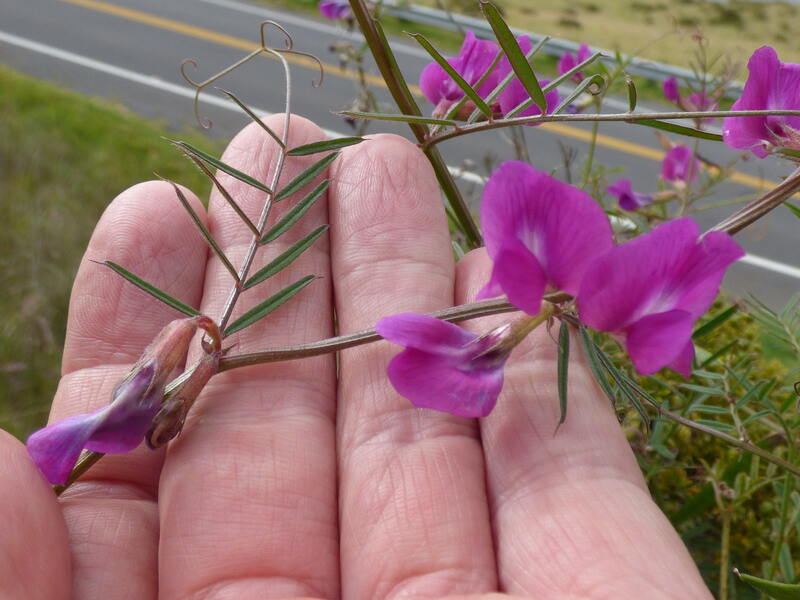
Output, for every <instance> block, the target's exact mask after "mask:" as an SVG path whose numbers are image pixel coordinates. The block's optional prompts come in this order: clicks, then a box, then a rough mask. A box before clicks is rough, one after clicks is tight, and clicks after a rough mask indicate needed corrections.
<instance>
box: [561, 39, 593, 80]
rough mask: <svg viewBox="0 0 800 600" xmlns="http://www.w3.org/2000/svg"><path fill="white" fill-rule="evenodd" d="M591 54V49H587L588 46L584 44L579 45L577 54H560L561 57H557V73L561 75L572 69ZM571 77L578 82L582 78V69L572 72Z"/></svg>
mask: <svg viewBox="0 0 800 600" xmlns="http://www.w3.org/2000/svg"><path fill="white" fill-rule="evenodd" d="M591 55H592V51H591V50H589V46H587V45H586V44H581V45H580V47H579V48H578V52H577V55H575V54H573V53H572V52H565V53H564V54H562V55H561V58H560V59H558V66H557V69H558V74H559V75H563V74H564V73H566V72H567V71H570V70H572V69H574V68H575V67H576V66H577V65H579V64H581V63H582V62H583V61H585V60H587V59H588V58H589V57H590V56H591ZM572 79H573V80H574V81H575V82H577V83H580V82H581V81H582V80H583V71H578V72H576V73H573V75H572Z"/></svg>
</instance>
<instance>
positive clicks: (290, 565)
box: [0, 117, 710, 600]
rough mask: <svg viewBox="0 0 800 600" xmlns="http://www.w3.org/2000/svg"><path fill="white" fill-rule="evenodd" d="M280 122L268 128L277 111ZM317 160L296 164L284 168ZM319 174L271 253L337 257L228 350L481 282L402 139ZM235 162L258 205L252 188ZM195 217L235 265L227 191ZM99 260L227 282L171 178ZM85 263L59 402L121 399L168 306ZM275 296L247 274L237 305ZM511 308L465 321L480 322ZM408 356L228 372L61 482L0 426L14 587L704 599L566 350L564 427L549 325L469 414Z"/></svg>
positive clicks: (106, 244) (121, 202) (301, 337)
mask: <svg viewBox="0 0 800 600" xmlns="http://www.w3.org/2000/svg"><path fill="white" fill-rule="evenodd" d="M269 124H270V126H272V127H273V128H274V129H275V130H278V131H280V128H281V120H280V118H279V117H271V118H270V119H269ZM291 137H292V140H291V143H290V145H291V146H296V145H300V144H304V143H309V142H311V141H315V140H319V139H322V138H323V135H322V133H321V131H320V130H319V129H318V128H316V127H315V126H314V125H313V124H311V123H309V122H307V121H303V120H302V119H300V118H295V119H294V120H293V129H292V136H291ZM275 158H276V156H275V152H274V144H273V143H272V142H271V140H270V139H269V138H268V137H267V136H266V135H264V134H263V132H262V131H261V130H260V129H259V128H258V127H256V126H250V127H248V128H247V129H246V130H245V131H244V132H243V133H241V134H240V135H239V136H238V137H237V138H236V139H234V141H233V142H232V143H231V145H230V146H229V148H228V151H227V152H226V155H225V160H226V162H228V163H230V164H233V165H234V166H237V167H238V168H240V169H242V170H244V171H246V172H248V173H251V174H254V175H255V176H257V177H259V178H260V179H264V178H265V176H266V174H267V173H268V171H269V170H270V169H271V168H272V167H273V166H274V165H273V162H274V160H275ZM311 160H313V157H311V158H310V159H292V160H290V162H289V164H288V167H287V169H286V170H285V172H284V181H288V180H289V179H290V178H291V177H293V176H294V175H296V174H297V173H299V172H300V171H301V170H302V169H303V168H304V167H305V166H308V164H310V162H311ZM328 176H329V177H331V178H332V179H333V183H332V185H331V187H330V189H329V192H328V197H327V204H326V203H325V202H319V203H318V204H317V205H316V206H315V207H314V208H313V209H312V212H311V213H309V214H308V215H306V217H304V221H302V222H301V223H300V225H299V226H298V227H297V228H296V229H295V230H293V231H292V232H289V233H288V234H286V235H285V236H283V237H281V238H280V239H279V240H278V241H277V242H275V243H273V244H270V245H269V246H267V247H266V250H265V251H264V252H263V255H262V256H261V257H260V259H259V260H260V261H264V263H265V262H266V261H267V260H268V258H267V257H269V256H273V257H274V256H275V255H277V254H278V253H280V252H281V251H282V249H285V246H286V245H288V244H291V243H292V241H293V240H296V239H298V238H299V236H302V235H303V233H304V232H308V231H310V230H311V229H312V228H314V227H316V226H318V225H320V224H323V223H330V224H331V229H330V235H329V240H325V238H323V239H321V240H320V241H319V242H318V243H317V245H315V246H314V247H312V248H311V249H310V250H309V251H307V252H306V253H305V254H304V255H303V256H301V257H300V258H299V259H298V260H297V262H296V263H293V265H292V266H291V267H290V268H289V269H287V270H286V272H282V273H280V274H278V275H277V276H276V281H275V282H274V283H273V285H274V286H275V287H276V288H277V287H280V286H281V285H286V284H288V283H290V282H292V281H294V280H296V279H297V277H298V276H300V275H305V274H309V273H313V274H317V275H321V276H323V277H322V278H321V279H319V280H317V281H315V282H314V283H313V284H312V285H311V286H310V287H309V288H307V289H306V290H304V291H303V292H302V293H301V295H299V296H298V297H297V298H295V299H294V300H293V301H291V302H290V303H288V304H287V305H286V306H284V307H282V308H281V309H279V310H278V311H276V312H275V313H274V314H272V315H270V317H269V318H267V319H265V320H264V321H262V322H260V323H258V324H256V325H253V326H251V327H250V328H248V329H246V330H244V331H243V332H242V333H241V334H239V335H238V339H237V341H236V346H235V348H234V349H233V352H235V353H238V352H249V351H254V350H259V349H265V348H267V347H271V346H280V345H285V344H296V343H302V342H306V341H312V340H316V339H322V338H325V337H329V336H331V335H332V334H333V316H334V309H335V313H336V320H337V323H338V327H339V329H340V330H341V331H342V332H344V333H347V332H351V331H356V330H359V329H363V328H367V327H370V326H372V325H374V323H375V322H376V321H377V320H378V319H379V318H380V317H382V316H385V315H390V314H395V313H399V312H404V311H415V312H428V311H433V310H436V309H440V308H443V307H446V306H451V305H453V304H460V303H464V302H468V301H470V300H471V299H472V298H473V297H474V295H475V293H476V291H477V290H478V289H479V288H480V287H481V286H482V285H483V284H484V283H485V282H486V280H487V279H488V275H489V272H490V264H489V262H488V259H487V257H486V256H485V254H484V253H483V252H482V251H476V252H473V253H471V254H469V255H468V256H466V257H465V258H464V259H463V260H462V261H461V262H460V264H458V265H457V266H456V265H454V264H453V260H452V252H451V247H450V241H449V235H448V231H447V225H446V220H445V215H444V211H443V209H442V206H441V202H440V195H439V190H438V187H437V185H436V181H435V179H434V177H433V174H432V172H431V170H430V168H429V166H428V164H427V162H426V161H425V159H424V157H423V156H422V155H421V154H420V153H419V151H418V150H417V149H416V148H415V147H414V146H413V145H411V144H409V143H408V142H406V141H404V140H401V139H400V138H397V137H393V136H383V135H381V136H376V137H374V138H372V139H371V140H369V141H367V142H364V143H362V144H360V145H357V146H354V147H351V148H347V149H345V150H344V151H343V152H342V156H341V157H340V158H339V159H337V161H336V162H335V163H334V164H333V165H332V166H331V168H330V172H329V175H328ZM225 181H226V184H227V185H229V189H231V190H233V191H234V192H235V196H236V197H237V199H239V200H240V201H241V204H242V205H243V207H245V210H247V211H248V212H249V213H251V214H252V213H253V212H254V211H256V209H257V207H258V206H259V205H260V203H261V202H262V200H263V199H262V196H261V194H260V193H257V192H256V191H255V190H253V189H252V188H248V187H246V186H244V185H239V184H238V183H235V182H234V181H228V180H227V179H225ZM192 200H193V204H194V206H195V209H196V210H197V211H198V212H199V213H201V214H205V211H203V210H202V206H201V205H200V203H199V202H198V201H197V200H196V199H194V198H192ZM290 202H291V201H289V202H286V203H284V204H289V203H290ZM276 210H277V211H279V212H281V211H284V210H286V206H285V205H283V204H281V205H278V206H277V207H276ZM207 221H208V223H209V226H210V229H211V231H212V232H213V233H214V235H215V236H216V238H217V240H218V241H219V242H220V244H221V245H222V246H223V247H224V248H225V249H226V252H227V253H228V255H229V256H230V257H231V258H232V259H233V261H234V264H236V262H237V261H238V260H241V257H242V255H243V254H244V251H245V248H246V245H247V243H248V241H249V234H248V232H247V230H246V229H245V228H244V227H242V226H241V223H240V222H239V221H238V218H237V217H236V216H235V214H233V212H232V211H231V210H230V209H229V207H228V206H227V205H226V204H225V203H224V201H222V200H221V199H220V198H219V197H218V196H216V195H212V199H211V202H210V209H209V211H208V215H207ZM85 258H86V259H95V260H105V259H108V260H113V261H115V262H118V263H120V264H122V265H124V266H126V267H127V268H130V269H131V270H132V271H134V272H136V273H138V274H139V275H141V276H143V277H144V278H146V279H148V280H149V281H153V282H154V283H156V284H157V285H159V286H161V287H162V288H163V289H165V290H166V291H167V292H168V293H170V294H173V295H175V296H177V297H179V298H180V299H182V300H183V301H185V302H187V303H189V304H192V305H193V306H196V307H199V308H200V310H201V311H202V312H203V313H205V314H208V315H210V316H212V317H214V316H216V315H217V314H218V313H219V311H220V309H221V307H222V304H223V302H224V300H225V296H226V295H227V292H228V288H229V286H230V276H229V274H228V273H227V271H225V269H224V268H223V267H222V265H221V264H220V262H219V260H218V259H216V257H214V256H213V255H212V256H209V255H208V253H207V251H206V246H205V242H204V241H203V239H202V237H201V236H200V235H199V234H198V232H197V231H196V230H195V229H194V227H193V225H192V224H191V222H190V221H189V219H188V218H187V215H186V214H185V212H184V211H183V209H182V208H181V207H180V204H178V203H177V202H176V201H175V197H174V191H173V190H172V188H171V187H170V186H169V185H168V184H165V183H154V182H151V183H145V184H141V185H139V186H135V187H134V188H131V189H130V190H128V191H126V192H124V193H123V194H122V195H120V197H118V198H117V199H116V200H115V201H114V202H113V203H112V205H111V206H110V207H109V209H108V210H107V211H106V213H105V215H104V216H103V218H102V219H101V221H100V223H99V224H98V226H97V229H96V230H95V233H94V235H93V237H92V240H91V242H90V244H89V248H88V250H87V253H86V257H85ZM86 259H85V260H84V261H83V263H82V264H81V267H80V270H79V272H78V275H77V278H76V281H75V286H74V289H73V295H72V299H71V305H70V317H69V324H68V329H67V340H66V348H65V352H64V361H63V367H62V369H63V374H64V376H63V378H62V380H61V383H60V385H59V389H58V392H57V394H56V397H55V399H54V402H53V410H52V414H51V420H58V419H61V418H63V417H65V416H69V415H72V414H77V413H85V412H89V411H91V410H94V409H95V408H97V407H99V406H102V405H103V404H104V403H107V402H108V399H109V397H110V394H111V391H112V389H113V387H114V385H115V383H116V381H117V380H118V379H119V378H120V377H121V376H122V375H124V374H125V373H126V372H127V370H128V369H129V368H130V365H131V363H133V362H134V361H135V360H136V358H137V357H138V356H139V354H140V353H141V351H142V349H143V348H144V347H145V346H146V345H147V343H148V342H149V341H150V339H152V338H153V337H154V335H155V334H156V333H157V332H158V331H159V330H160V329H161V327H162V326H163V325H164V324H165V323H167V322H168V321H169V320H171V319H173V318H175V316H176V315H175V314H174V312H173V311H171V309H169V308H167V307H165V306H164V305H162V304H160V303H158V302H157V301H155V300H153V299H152V298H150V297H148V296H146V295H145V294H143V293H142V292H141V291H140V290H138V289H136V288H135V287H133V286H131V285H129V284H128V283H127V282H125V281H123V280H122V279H121V278H119V277H118V276H117V275H115V274H114V273H112V272H111V271H109V270H107V269H103V268H101V267H98V266H97V265H96V264H94V263H92V262H89V260H86ZM258 266H260V264H257V265H256V267H258ZM262 285H265V284H262ZM267 285H268V284H267ZM264 293H265V292H264V291H263V290H259V291H252V292H248V293H247V294H245V295H244V296H243V301H242V304H243V306H242V307H240V308H239V310H243V309H246V308H249V307H251V306H253V305H255V303H256V302H257V300H256V297H257V296H259V295H261V297H262V298H263V294H264ZM499 321H502V318H501V317H496V318H494V319H485V320H482V321H476V322H473V323H471V324H470V325H469V326H470V327H472V328H474V329H475V330H476V331H486V330H488V329H489V328H491V327H492V324H494V323H496V322H499ZM574 346H575V347H577V344H574ZM398 350H399V348H397V347H396V346H392V345H390V344H389V343H387V342H379V343H376V344H370V345H366V346H359V347H356V348H351V349H348V350H345V351H343V352H342V353H341V355H340V364H339V377H338V380H337V375H336V363H335V361H334V357H333V356H322V357H316V358H312V359H304V360H298V361H293V362H285V363H272V364H262V365H258V366H252V367H247V368H244V369H239V370H234V371H229V372H225V373H222V374H220V375H218V376H216V377H215V378H214V379H212V381H211V383H210V384H209V385H208V386H207V388H206V390H205V391H204V393H203V394H202V395H201V397H200V399H199V400H198V402H197V404H196V405H195V407H194V408H193V410H192V412H191V413H190V416H189V419H188V421H187V423H186V427H185V429H184V432H183V433H182V435H181V436H180V437H179V438H178V439H176V440H175V441H173V442H172V443H171V444H170V445H169V447H168V448H167V449H166V450H163V449H162V450H159V451H150V450H148V449H146V448H144V447H140V448H138V449H137V450H136V451H134V452H132V453H130V454H128V455H120V456H107V457H105V458H103V460H102V461H100V462H99V463H98V464H97V465H96V466H95V467H93V468H92V469H91V470H90V471H89V472H88V473H87V474H86V475H85V476H84V477H83V478H82V479H81V480H79V481H78V482H77V483H76V484H75V485H73V486H72V487H71V488H70V489H69V490H67V491H66V492H65V493H64V494H63V495H62V497H61V498H60V499H56V498H55V497H54V495H53V493H52V490H51V489H50V487H49V486H48V485H47V484H46V482H45V480H44V478H43V477H42V476H41V475H40V474H39V473H38V471H37V470H36V467H35V466H34V465H33V463H32V462H31V460H30V458H29V457H28V455H27V453H26V451H25V448H24V447H23V446H22V445H21V444H20V443H19V442H17V441H16V440H14V439H13V438H11V437H10V436H8V435H5V436H1V437H0V452H2V455H3V460H2V461H0V503H1V504H2V506H3V507H4V508H5V514H6V515H7V525H6V527H5V534H4V536H3V539H2V540H0V547H1V548H2V557H3V559H4V560H2V561H0V591H2V594H0V595H2V596H3V597H9V598H31V599H34V598H46V599H48V600H51V599H57V598H68V597H74V598H79V599H90V598H102V599H104V600H105V599H114V598H136V599H146V598H156V597H160V598H167V599H173V598H203V599H204V600H205V599H209V600H210V599H212V598H214V599H218V598H235V599H237V600H239V599H247V598H254V599H255V598H258V599H262V598H292V597H315V598H340V597H341V598H355V599H362V598H363V599H382V598H398V597H414V598H445V597H452V598H455V597H462V596H465V595H471V594H486V596H484V597H493V596H492V593H499V592H503V593H507V594H513V595H516V596H521V597H528V598H542V599H548V600H549V599H567V598H575V599H578V598H580V599H587V598H591V599H599V598H614V599H622V598H631V599H634V598H635V599H639V598H648V599H658V598H681V599H689V598H710V594H709V592H708V591H707V589H706V588H705V586H704V584H703V582H702V580H701V579H700V576H699V574H698V573H697V569H696V567H695V565H694V564H693V562H692V560H691V558H690V557H689V555H688V553H687V551H686V549H685V548H684V546H683V545H682V543H681V541H680V539H679V538H678V536H677V534H676V533H675V531H674V529H673V528H672V527H671V525H670V524H669V522H668V521H667V519H666V518H665V516H664V515H663V514H662V513H661V512H660V511H659V510H658V508H657V507H656V506H655V504H654V503H653V502H652V500H651V498H650V495H649V493H648V491H647V488H646V486H645V483H644V481H643V478H642V476H641V474H640V472H639V469H638V467H637V464H636V461H635V459H634V457H633V454H632V453H631V450H630V448H629V446H628V444H627V442H626V440H625V438H624V436H623V434H622V432H621V429H620V427H619V425H618V423H617V421H616V418H615V415H614V413H613V411H612V410H611V408H610V406H609V403H608V401H607V399H606V398H605V397H604V396H603V394H602V392H600V391H599V390H598V388H597V387H596V386H595V384H594V383H593V381H592V377H591V374H590V372H589V370H588V368H586V366H585V365H584V363H583V361H581V360H579V359H578V358H577V353H573V354H574V355H575V356H574V357H573V362H572V365H571V368H570V381H569V385H570V405H569V414H568V417H567V420H566V423H564V425H562V426H561V428H560V429H559V430H558V432H557V433H555V434H554V430H555V426H556V423H557V421H558V411H559V409H558V402H557V397H556V391H555V390H556V378H555V372H556V369H555V362H554V361H555V350H556V347H555V344H554V343H553V342H552V340H551V339H550V337H549V336H548V334H547V332H546V331H542V330H538V331H536V332H534V334H532V335H531V336H530V338H529V339H528V340H526V342H525V344H523V345H522V346H520V347H519V348H518V349H517V350H516V351H515V353H514V355H513V356H512V358H511V360H510V361H509V364H508V365H507V367H506V383H505V388H504V392H503V394H502V395H501V397H500V400H499V402H498V405H497V407H496V409H495V410H494V412H493V413H492V414H491V415H490V416H489V417H487V418H485V419H482V420H480V421H477V420H468V419H462V418H458V417H453V416H450V415H447V414H442V413H437V412H434V411H430V410H424V409H417V408H414V407H413V406H412V405H411V404H410V403H409V402H408V401H406V400H404V399H403V398H401V397H399V396H398V395H397V394H396V393H395V392H394V391H393V390H392V388H391V386H390V384H389V381H388V379H387V377H386V372H385V370H386V365H387V364H388V361H389V359H390V357H391V356H392V355H393V354H395V353H396V352H397V351H398ZM190 360H191V357H190ZM498 597H500V596H498Z"/></svg>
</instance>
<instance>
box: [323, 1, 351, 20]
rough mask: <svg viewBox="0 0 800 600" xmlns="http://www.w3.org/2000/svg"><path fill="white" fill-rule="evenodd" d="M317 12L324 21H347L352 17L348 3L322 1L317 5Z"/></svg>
mask: <svg viewBox="0 0 800 600" xmlns="http://www.w3.org/2000/svg"><path fill="white" fill-rule="evenodd" d="M318 8H319V12H320V13H321V14H322V16H323V17H325V18H326V19H331V20H334V21H336V20H339V19H349V18H350V17H351V15H352V13H351V11H350V3H349V2H346V1H342V0H323V1H322V2H320V3H319V7H318Z"/></svg>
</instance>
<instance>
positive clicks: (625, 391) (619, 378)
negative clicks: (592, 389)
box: [595, 344, 657, 428]
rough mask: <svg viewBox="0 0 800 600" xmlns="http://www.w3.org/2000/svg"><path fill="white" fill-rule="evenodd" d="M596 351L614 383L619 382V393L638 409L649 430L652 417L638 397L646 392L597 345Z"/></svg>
mask: <svg viewBox="0 0 800 600" xmlns="http://www.w3.org/2000/svg"><path fill="white" fill-rule="evenodd" d="M595 351H596V352H597V358H599V359H600V362H601V363H602V364H603V367H605V369H606V371H608V373H609V375H611V377H612V378H613V379H614V381H616V382H617V387H618V388H619V391H620V392H621V393H622V395H623V396H625V397H626V398H627V399H628V402H630V403H631V405H632V406H633V407H634V408H635V409H636V412H637V413H639V417H640V418H641V419H642V422H643V423H644V424H645V427H647V428H649V427H650V416H649V415H648V414H647V411H645V409H644V406H642V403H641V402H640V401H639V398H638V397H637V393H638V394H644V392H643V391H642V390H641V388H640V387H639V386H638V385H637V384H636V383H635V382H633V381H632V380H631V379H629V378H628V377H625V375H623V374H622V372H621V371H620V370H619V369H618V368H617V366H616V365H615V364H614V361H612V360H611V358H610V357H609V356H608V355H607V354H606V353H605V352H603V350H602V349H600V348H598V347H597V344H595ZM656 404H657V403H656Z"/></svg>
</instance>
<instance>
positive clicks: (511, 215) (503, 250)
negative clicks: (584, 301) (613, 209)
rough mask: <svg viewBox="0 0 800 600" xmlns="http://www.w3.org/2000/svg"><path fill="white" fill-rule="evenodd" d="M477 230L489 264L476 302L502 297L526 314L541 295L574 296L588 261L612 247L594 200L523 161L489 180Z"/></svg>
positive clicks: (535, 306) (537, 307) (607, 226)
mask: <svg viewBox="0 0 800 600" xmlns="http://www.w3.org/2000/svg"><path fill="white" fill-rule="evenodd" d="M481 225H482V227H483V233H484V239H485V241H486V250H487V252H488V254H489V256H490V258H491V259H492V260H493V261H494V265H493V267H492V275H491V279H490V280H489V283H488V284H487V285H486V286H485V287H484V288H483V289H482V290H481V291H480V293H479V294H478V298H479V299H480V298H489V297H492V296H499V295H501V294H506V295H507V296H508V300H509V302H511V304H513V305H514V306H516V307H517V308H519V309H520V310H523V311H525V312H526V313H528V314H530V315H535V314H538V313H539V310H540V307H541V303H542V296H543V294H544V293H545V290H548V289H560V290H563V291H565V292H567V293H569V294H573V295H574V294H576V293H577V292H578V288H579V287H580V282H581V279H582V277H583V273H584V271H585V270H586V267H587V266H588V264H589V262H590V261H591V260H592V259H593V258H595V257H596V256H599V255H600V254H602V253H603V252H605V251H606V250H608V249H610V248H611V247H612V245H613V237H612V232H611V226H610V224H609V222H608V219H607V218H606V215H605V213H604V212H603V210H602V209H601V208H600V207H599V206H598V205H597V203H596V202H595V201H594V200H593V199H592V197H591V196H589V195H588V194H587V193H586V192H583V191H582V190H579V189H577V188H575V187H572V186H571V185H567V184H566V183H562V182H561V181H558V180H557V179H554V178H553V177H550V176H549V175H547V174H546V173H540V172H538V171H537V170H536V169H534V168H533V167H531V166H530V165H528V164H526V163H523V162H516V161H512V162H507V163H504V164H502V165H501V166H500V168H499V169H497V170H496V171H495V172H494V173H493V174H492V176H491V177H490V178H489V181H488V182H487V183H486V187H485V188H484V193H483V202H482V205H481Z"/></svg>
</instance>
